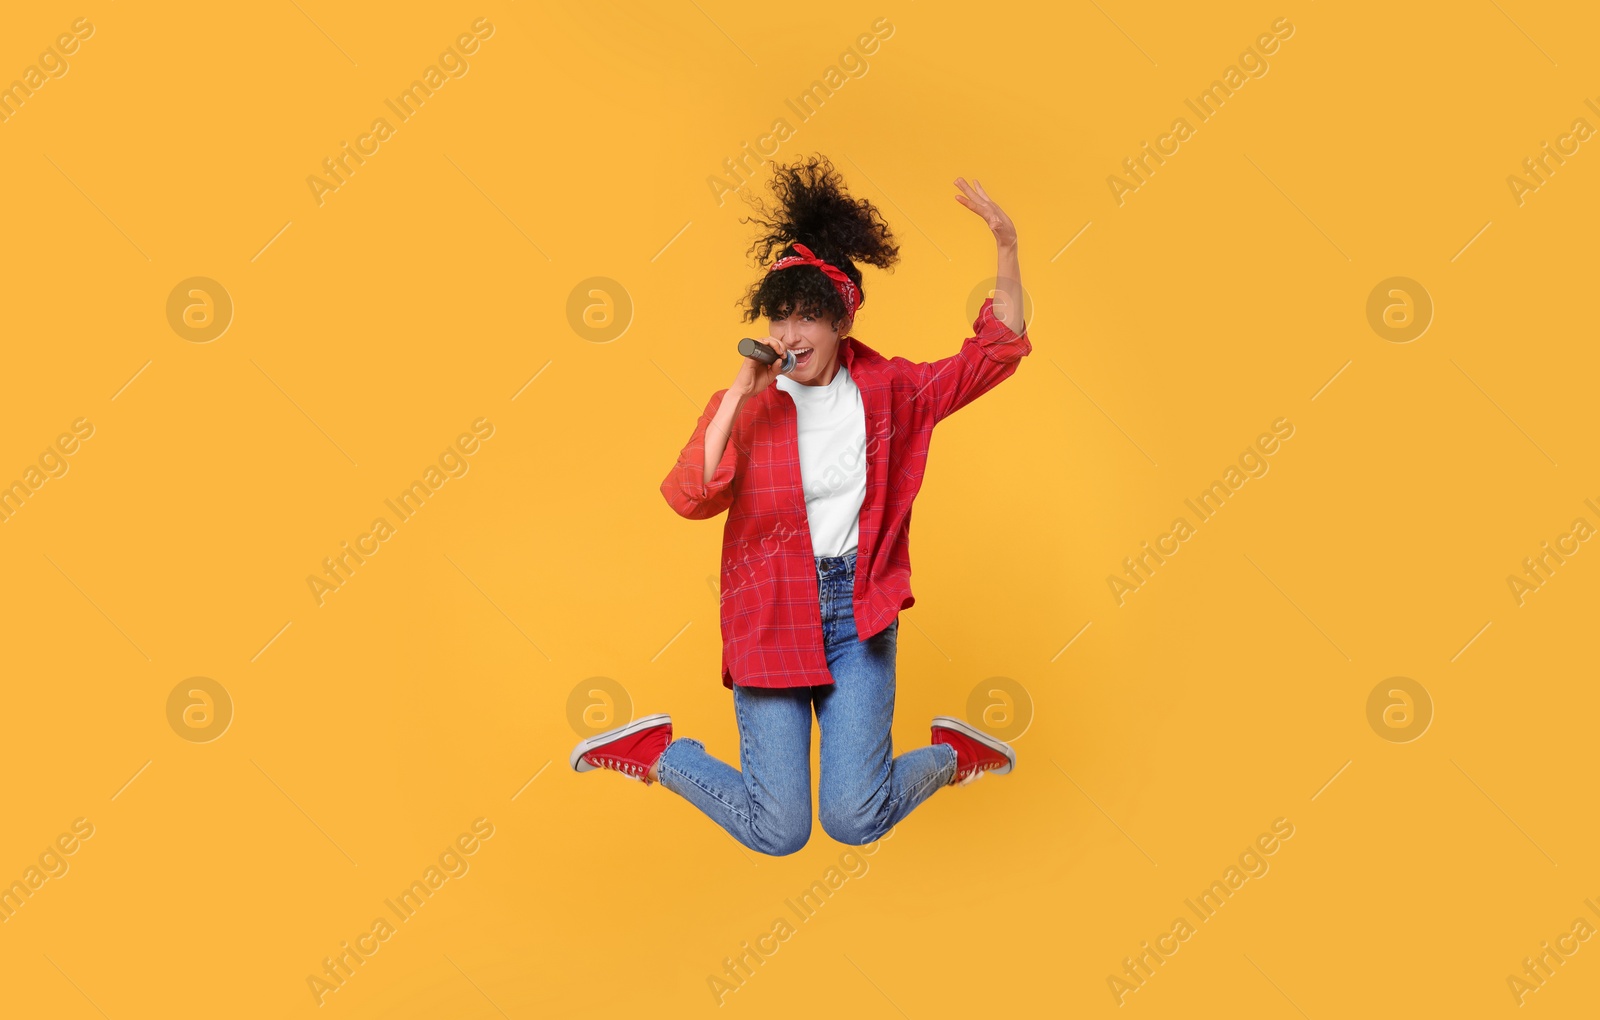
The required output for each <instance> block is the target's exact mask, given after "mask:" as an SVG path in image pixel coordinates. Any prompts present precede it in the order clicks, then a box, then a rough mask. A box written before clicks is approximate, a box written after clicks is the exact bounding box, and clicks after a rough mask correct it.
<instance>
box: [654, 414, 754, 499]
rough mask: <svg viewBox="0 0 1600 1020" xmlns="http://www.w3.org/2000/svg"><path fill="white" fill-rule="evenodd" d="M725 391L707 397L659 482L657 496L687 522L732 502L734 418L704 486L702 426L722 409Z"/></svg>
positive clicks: (735, 459)
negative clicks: (663, 497)
mask: <svg viewBox="0 0 1600 1020" xmlns="http://www.w3.org/2000/svg"><path fill="white" fill-rule="evenodd" d="M726 392H727V390H725V389H722V390H718V391H717V392H715V393H713V394H712V395H711V401H710V403H708V404H707V405H706V409H705V410H704V411H703V412H701V414H700V420H699V421H698V422H696V423H695V427H694V434H693V435H692V436H690V437H689V442H688V444H687V445H685V446H684V448H683V451H682V452H681V453H679V454H678V462H677V463H676V464H674V465H673V466H672V470H671V471H668V472H667V477H666V478H665V479H663V480H662V482H661V494H662V495H663V496H665V497H666V499H667V504H668V505H669V506H671V507H672V509H674V510H676V511H677V512H678V513H679V514H680V515H682V516H684V517H687V518H689V519H690V520H695V521H698V520H704V519H705V518H707V517H715V516H716V515H717V514H720V513H722V511H724V510H726V509H728V507H729V506H730V505H732V503H733V496H734V484H733V482H734V467H735V465H736V464H737V462H738V457H739V451H738V448H737V440H738V433H739V427H738V419H737V417H736V418H735V420H734V429H733V432H734V434H733V435H732V436H730V437H729V438H728V442H727V445H725V446H724V447H723V448H722V460H721V461H719V462H718V463H717V468H716V470H715V471H714V472H712V475H711V483H710V484H709V485H707V484H706V480H705V462H706V426H708V425H710V424H711V419H712V418H714V417H716V413H717V408H719V407H720V406H722V396H723V394H724V393H726Z"/></svg>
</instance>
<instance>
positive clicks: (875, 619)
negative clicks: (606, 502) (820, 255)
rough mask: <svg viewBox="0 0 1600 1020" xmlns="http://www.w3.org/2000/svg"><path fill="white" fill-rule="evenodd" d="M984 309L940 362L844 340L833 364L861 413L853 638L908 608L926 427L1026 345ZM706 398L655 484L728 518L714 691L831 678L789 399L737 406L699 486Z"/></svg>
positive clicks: (687, 513) (711, 410)
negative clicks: (862, 495)
mask: <svg viewBox="0 0 1600 1020" xmlns="http://www.w3.org/2000/svg"><path fill="white" fill-rule="evenodd" d="M993 305H994V299H993V298H989V299H986V300H985V301H984V302H983V307H982V308H980V309H979V310H978V317H977V319H975V320H974V321H973V323H972V331H973V334H974V335H973V336H971V337H969V338H968V339H967V340H966V341H965V342H963V343H962V345H961V350H960V351H959V352H957V353H955V354H953V355H951V356H950V357H948V358H941V359H940V360H938V361H931V362H912V361H908V360H906V359H905V358H885V357H884V356H883V355H881V354H879V353H878V352H877V351H874V350H873V349H872V348H870V347H868V346H867V345H866V344H863V343H862V342H861V341H860V340H857V339H856V338H855V337H846V338H845V342H844V343H843V344H842V345H841V346H840V348H839V356H840V359H841V360H842V361H843V363H844V364H845V366H846V367H848V368H849V369H850V377H851V379H853V380H854V381H855V384H856V387H857V388H858V389H860V391H861V403H862V407H863V410H864V412H865V415H866V423H865V424H866V433H867V444H866V455H867V495H866V499H865V500H864V502H863V503H862V505H861V524H860V537H859V539H858V544H857V548H856V575H855V595H854V599H853V602H854V609H855V622H856V633H857V635H858V636H859V638H860V640H863V641H865V640H866V639H867V638H869V637H871V636H873V635H874V634H876V633H878V632H879V631H881V630H883V629H884V628H885V627H887V626H888V625H889V624H890V623H891V622H893V621H894V620H895V619H896V618H897V617H898V616H899V613H900V610H902V609H909V608H910V607H911V606H912V605H913V604H914V603H915V602H916V599H915V598H913V597H912V594H911V554H910V543H909V531H910V527H911V502H912V500H914V499H915V498H916V495H917V491H918V490H919V489H920V488H921V487H922V472H923V467H924V465H925V464H926V462H927V459H928V441H929V439H930V438H931V436H932V433H933V427H934V425H936V424H938V423H939V422H940V421H942V420H943V419H944V418H946V417H947V416H949V415H950V414H952V413H954V412H955V411H956V410H958V409H959V408H961V407H963V406H965V405H966V404H968V403H970V402H972V401H973V400H974V399H976V398H977V397H979V396H981V395H982V394H984V393H987V392H988V391H989V390H991V389H993V388H994V387H995V386H996V385H997V384H998V383H999V382H1000V381H1001V380H1003V379H1005V378H1006V377H1007V376H1009V375H1011V374H1012V373H1013V372H1015V371H1016V370H1017V362H1018V361H1019V360H1021V358H1022V357H1023V356H1024V355H1026V354H1027V353H1028V352H1029V351H1031V350H1033V345H1032V344H1031V343H1030V342H1029V340H1028V335H1027V327H1026V326H1024V327H1023V331H1022V333H1021V334H1020V335H1018V334H1016V333H1013V332H1011V330H1010V329H1007V328H1006V326H1005V324H1004V323H1002V322H1001V321H1000V320H999V319H997V318H995V316H994V311H993ZM725 392H727V391H726V390H718V391H717V392H716V393H714V394H712V395H711V400H710V402H709V403H707V404H706V409H705V411H704V412H703V413H702V414H701V415H700V420H699V422H698V423H697V424H696V425H695V429H694V435H692V436H690V437H689V442H688V445H686V446H685V447H684V448H683V452H682V453H680V454H678V462H677V464H675V465H673V468H672V470H671V471H670V472H668V473H667V477H666V479H665V480H664V481H662V483H661V494H662V495H664V496H665V497H666V498H667V502H668V503H669V504H670V505H671V506H672V509H674V510H676V511H677V512H678V513H680V514H682V515H683V516H684V517H688V518H691V519H694V520H700V519H703V518H707V517H715V516H716V515H717V514H720V513H721V512H722V511H724V510H727V511H728V522H727V525H726V526H725V527H724V528H723V532H722V684H723V686H724V687H729V688H731V687H732V686H733V685H734V683H739V684H741V685H743V686H747V687H807V686H818V685H822V684H831V683H833V676H832V675H831V674H830V673H829V672H828V660H827V655H826V654H825V652H824V651H823V646H822V611H821V607H820V605H819V594H818V591H817V566H816V559H815V557H814V555H813V553H812V549H811V532H810V529H809V528H808V527H807V524H806V500H805V493H804V491H803V490H802V488H801V480H800V444H799V438H798V433H797V430H796V420H795V405H794V400H793V398H791V397H790V396H789V395H788V394H787V393H785V392H784V391H783V390H782V389H780V388H779V387H777V386H771V385H769V386H768V387H767V388H766V389H764V390H762V391H761V392H760V393H758V394H756V395H755V396H754V397H753V398H751V399H750V400H747V401H746V402H745V405H744V406H743V407H742V408H740V409H739V413H738V415H737V416H736V417H735V418H734V422H733V435H732V437H731V439H730V441H729V443H728V444H727V447H726V448H725V449H724V451H723V454H722V461H721V462H720V463H719V464H718V465H717V469H716V471H715V473H713V474H712V476H711V484H709V485H707V484H706V483H705V435H706V426H707V425H709V424H710V423H711V419H712V418H713V417H715V415H716V413H717V408H718V407H719V406H721V404H722V396H723V394H724V393H725Z"/></svg>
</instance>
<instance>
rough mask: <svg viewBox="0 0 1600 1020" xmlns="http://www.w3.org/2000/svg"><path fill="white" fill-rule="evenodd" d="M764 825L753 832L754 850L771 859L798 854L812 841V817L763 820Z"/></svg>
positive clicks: (807, 815) (808, 815)
mask: <svg viewBox="0 0 1600 1020" xmlns="http://www.w3.org/2000/svg"><path fill="white" fill-rule="evenodd" d="M762 823H763V824H762V825H761V826H760V827H758V828H757V829H755V830H754V831H753V832H751V834H750V835H751V840H752V843H753V845H752V846H751V849H752V850H755V851H756V852H758V853H763V854H766V855H767V856H769V857H787V856H789V855H790V854H792V853H797V852H798V851H799V850H800V848H801V847H803V846H805V845H806V843H807V842H809V841H810V839H811V816H810V814H809V812H808V813H807V814H806V816H805V817H804V818H803V819H801V818H793V819H778V818H771V819H767V818H763V819H762Z"/></svg>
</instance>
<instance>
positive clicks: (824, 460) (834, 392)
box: [773, 362, 867, 556]
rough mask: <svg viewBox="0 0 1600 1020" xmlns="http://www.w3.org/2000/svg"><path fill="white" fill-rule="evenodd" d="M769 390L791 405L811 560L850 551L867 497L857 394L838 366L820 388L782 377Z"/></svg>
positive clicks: (864, 426) (862, 426) (845, 371)
mask: <svg viewBox="0 0 1600 1020" xmlns="http://www.w3.org/2000/svg"><path fill="white" fill-rule="evenodd" d="M773 385H775V386H777V387H779V388H780V389H782V390H783V391H784V392H785V393H787V394H789V396H790V397H791V398H793V400H794V406H795V414H796V418H797V421H796V425H797V427H798V431H799V435H800V479H801V485H802V488H803V489H804V490H805V494H806V522H807V524H808V525H809V527H810V529H811V551H812V555H814V556H846V555H848V554H850V553H852V552H855V551H856V542H857V539H858V538H859V536H860V533H861V531H860V529H861V504H862V503H863V502H865V501H866V498H867V421H866V409H865V408H864V407H863V406H862V404H861V391H860V390H859V389H858V388H856V384H855V380H853V379H851V378H850V371H849V369H847V368H845V366H844V363H843V362H840V364H839V369H838V371H836V372H835V373H834V375H833V380H832V381H831V382H829V383H828V385H826V386H807V385H805V384H803V383H797V382H795V381H794V380H793V379H790V378H789V377H788V376H786V375H780V376H778V378H777V380H776V381H775V382H774V383H773Z"/></svg>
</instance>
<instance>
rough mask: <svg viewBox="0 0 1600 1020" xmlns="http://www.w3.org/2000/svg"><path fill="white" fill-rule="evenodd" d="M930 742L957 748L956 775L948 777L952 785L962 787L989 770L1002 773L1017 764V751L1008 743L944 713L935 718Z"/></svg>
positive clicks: (997, 773)
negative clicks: (951, 777)
mask: <svg viewBox="0 0 1600 1020" xmlns="http://www.w3.org/2000/svg"><path fill="white" fill-rule="evenodd" d="M933 742H934V743H935V744H949V745H950V746H951V747H953V748H955V750H956V774H955V777H954V778H953V779H951V780H950V783H951V785H952V786H954V785H960V786H965V785H967V784H968V783H970V782H972V781H973V780H974V779H978V778H980V777H982V776H983V775H984V774H985V773H988V772H993V773H995V774H996V775H1004V774H1005V773H1007V772H1010V771H1011V770H1012V769H1013V768H1014V767H1016V764H1017V752H1015V751H1013V750H1012V749H1011V745H1010V744H1008V743H1006V742H1005V741H1003V740H996V739H995V738H994V737H991V736H989V734H987V733H985V732H983V731H982V730H979V729H976V728H974V727H972V726H968V725H967V724H966V723H964V722H962V721H961V720H960V719H952V718H950V717H949V716H947V715H941V716H935V717H934V720H933Z"/></svg>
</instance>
